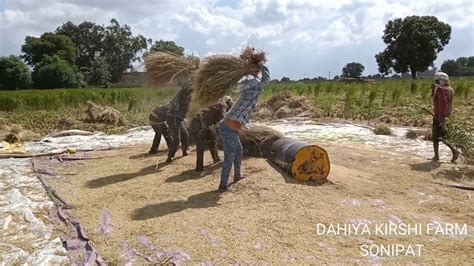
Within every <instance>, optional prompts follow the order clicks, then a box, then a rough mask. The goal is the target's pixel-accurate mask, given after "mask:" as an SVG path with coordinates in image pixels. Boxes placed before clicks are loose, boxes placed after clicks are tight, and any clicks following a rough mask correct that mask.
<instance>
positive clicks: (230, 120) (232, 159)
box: [219, 62, 270, 191]
mask: <svg viewBox="0 0 474 266" xmlns="http://www.w3.org/2000/svg"><path fill="white" fill-rule="evenodd" d="M258 65H259V67H260V72H261V73H262V77H261V79H260V80H257V79H256V78H255V79H252V80H250V82H248V83H247V84H245V85H243V86H242V87H241V88H240V96H239V99H238V100H237V102H236V103H235V105H234V106H233V107H232V108H231V109H230V111H229V112H228V113H227V114H226V115H225V116H224V119H223V121H222V122H221V123H220V124H219V135H220V136H221V138H222V142H223V146H224V163H223V165H222V172H221V181H220V184H219V190H220V191H231V189H230V187H229V175H230V171H231V169H232V166H234V183H235V182H238V181H239V180H240V179H242V176H241V172H242V169H241V165H242V154H243V148H242V143H241V142H240V137H239V134H240V133H241V132H242V131H243V130H244V129H245V127H246V124H247V123H249V117H250V113H251V112H252V111H253V110H254V109H255V107H256V105H257V101H258V97H259V96H260V94H261V93H262V90H263V87H264V86H265V85H266V84H268V82H269V81H270V73H269V71H268V68H267V67H266V66H265V65H264V63H263V62H260V63H259V64H258Z"/></svg>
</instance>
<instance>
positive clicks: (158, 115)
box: [148, 104, 173, 154]
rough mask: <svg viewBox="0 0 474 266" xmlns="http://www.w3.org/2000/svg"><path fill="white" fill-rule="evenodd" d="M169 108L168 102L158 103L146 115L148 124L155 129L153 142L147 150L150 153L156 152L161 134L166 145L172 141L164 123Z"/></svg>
mask: <svg viewBox="0 0 474 266" xmlns="http://www.w3.org/2000/svg"><path fill="white" fill-rule="evenodd" d="M169 108H170V107H169V104H163V105H160V106H158V107H156V108H155V109H154V110H153V111H152V112H151V114H150V116H149V117H148V119H149V121H150V125H151V127H152V128H153V130H154V131H155V137H154V138H153V144H152V145H151V148H150V151H149V153H150V154H155V153H157V152H158V147H159V146H160V142H161V135H163V138H164V139H165V141H166V145H168V147H169V146H170V145H172V143H173V140H172V138H171V137H170V132H169V128H168V125H167V124H166V118H167V117H168V112H169Z"/></svg>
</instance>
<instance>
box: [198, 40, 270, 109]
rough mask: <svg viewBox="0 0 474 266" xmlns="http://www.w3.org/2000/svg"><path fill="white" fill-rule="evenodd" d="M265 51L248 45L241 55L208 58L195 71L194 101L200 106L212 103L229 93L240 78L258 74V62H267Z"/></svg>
mask: <svg viewBox="0 0 474 266" xmlns="http://www.w3.org/2000/svg"><path fill="white" fill-rule="evenodd" d="M266 60H267V59H266V55H265V53H264V52H257V51H256V50H255V49H253V48H250V47H247V48H246V49H245V50H244V51H243V52H242V54H241V55H240V57H235V56H230V55H216V56H211V57H209V58H207V59H206V61H205V63H204V64H203V65H202V66H201V67H199V69H198V70H197V71H196V72H195V73H194V82H195V89H194V90H195V92H194V97H193V103H196V104H197V105H199V106H200V107H204V106H208V105H211V104H213V103H215V102H217V101H218V100H219V99H220V98H222V97H224V96H225V95H226V94H229V92H230V90H231V89H232V88H233V87H235V86H236V85H237V83H238V82H239V80H240V79H241V78H242V77H244V76H247V75H254V76H256V75H258V73H260V68H259V66H258V64H259V63H260V62H265V61H266Z"/></svg>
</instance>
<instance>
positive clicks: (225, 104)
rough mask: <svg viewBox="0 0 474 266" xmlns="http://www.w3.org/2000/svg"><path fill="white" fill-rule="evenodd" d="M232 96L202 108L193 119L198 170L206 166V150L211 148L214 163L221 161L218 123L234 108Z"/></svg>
mask: <svg viewBox="0 0 474 266" xmlns="http://www.w3.org/2000/svg"><path fill="white" fill-rule="evenodd" d="M232 104H233V101H232V98H231V97H230V96H224V97H223V98H222V99H221V100H219V101H218V102H217V103H215V104H213V105H210V106H208V107H206V108H203V109H201V110H200V111H199V112H198V113H196V114H195V115H194V116H193V119H192V120H191V125H190V126H191V127H190V129H191V130H190V131H191V133H192V134H193V136H194V137H195V140H196V171H202V170H203V168H204V150H205V149H206V148H207V149H209V151H210V153H211V156H212V159H213V161H214V163H217V162H218V161H220V158H219V155H218V153H217V136H218V133H217V126H216V125H217V123H219V121H221V120H222V118H224V115H225V114H226V112H227V111H228V110H229V109H230V108H232Z"/></svg>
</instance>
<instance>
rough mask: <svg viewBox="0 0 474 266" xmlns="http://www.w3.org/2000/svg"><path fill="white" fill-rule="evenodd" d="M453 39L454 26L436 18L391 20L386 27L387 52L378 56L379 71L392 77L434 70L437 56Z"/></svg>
mask: <svg viewBox="0 0 474 266" xmlns="http://www.w3.org/2000/svg"><path fill="white" fill-rule="evenodd" d="M450 38H451V26H449V25H448V24H446V23H444V22H441V21H439V20H438V19H437V18H436V17H433V16H409V17H406V18H404V19H401V18H398V19H395V20H391V21H389V22H388V23H387V25H386V26H385V31H384V35H383V37H382V39H383V41H384V42H385V43H386V44H387V47H386V48H385V50H384V51H383V52H381V53H379V54H377V55H376V56H375V58H376V60H377V64H378V66H379V71H380V72H381V73H384V74H389V73H390V72H391V69H393V70H395V72H397V73H405V72H408V71H410V72H411V76H412V79H416V72H421V71H425V70H426V69H428V67H429V66H433V62H434V61H435V60H436V57H437V54H438V53H439V52H441V51H442V50H443V48H444V46H445V45H446V44H448V43H449V40H450Z"/></svg>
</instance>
